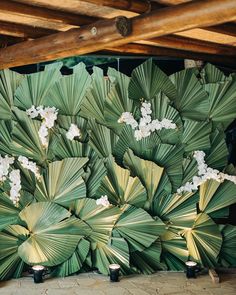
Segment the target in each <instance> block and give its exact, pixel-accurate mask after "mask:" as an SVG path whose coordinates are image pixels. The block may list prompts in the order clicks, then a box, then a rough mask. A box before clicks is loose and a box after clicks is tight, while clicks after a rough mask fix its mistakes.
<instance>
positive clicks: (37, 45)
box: [0, 0, 236, 68]
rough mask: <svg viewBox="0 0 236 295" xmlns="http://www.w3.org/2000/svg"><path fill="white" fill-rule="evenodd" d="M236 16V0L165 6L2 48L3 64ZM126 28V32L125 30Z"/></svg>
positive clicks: (100, 47) (201, 0)
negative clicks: (156, 9) (130, 27)
mask: <svg viewBox="0 0 236 295" xmlns="http://www.w3.org/2000/svg"><path fill="white" fill-rule="evenodd" d="M235 19H236V0H224V1H223V2H222V1H221V0H199V1H194V2H189V3H186V4H180V5H177V6H173V7H168V8H164V9H161V10H158V11H154V12H151V13H148V14H143V15H140V16H137V17H134V18H132V19H130V21H131V23H132V33H131V34H129V35H128V32H129V30H128V29H127V28H128V20H127V19H125V18H124V17H123V18H122V17H121V18H115V19H111V20H103V21H99V22H96V23H94V24H92V25H88V26H85V27H82V28H81V29H71V30H69V31H67V32H61V33H57V34H53V35H50V36H46V37H42V38H39V39H36V40H32V41H26V42H22V43H21V44H16V45H13V46H10V47H9V48H7V49H6V48H5V49H2V50H0V68H6V67H13V66H20V65H24V64H31V63H38V62H42V61H48V60H53V59H57V58H63V57H67V56H73V55H81V54H86V53H90V52H96V51H98V50H103V49H105V48H107V47H116V46H120V45H123V44H127V43H130V42H134V41H137V40H142V39H150V38H153V37H157V36H163V35H168V34H171V33H175V32H179V31H182V30H187V29H192V28H195V27H205V26H209V25H215V24H220V23H224V22H227V21H233V20H235ZM125 30H126V33H124V31H125Z"/></svg>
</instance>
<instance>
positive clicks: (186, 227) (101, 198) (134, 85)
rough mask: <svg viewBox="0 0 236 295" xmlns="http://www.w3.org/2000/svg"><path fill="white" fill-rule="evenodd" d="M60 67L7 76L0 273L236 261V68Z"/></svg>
mask: <svg viewBox="0 0 236 295" xmlns="http://www.w3.org/2000/svg"><path fill="white" fill-rule="evenodd" d="M60 67H61V65H60V64H52V65H49V66H46V67H45V70H44V71H42V72H39V73H34V74H30V75H20V74H17V73H16V72H13V71H10V70H4V71H1V73H0V154H1V158H0V179H1V186H0V190H1V193H0V279H1V280H5V279H9V278H12V277H20V276H21V274H22V272H23V271H24V270H25V269H26V268H27V266H29V265H35V264H41V265H45V266H47V267H48V268H49V269H50V271H51V273H52V275H55V276H67V275H71V274H74V273H78V272H83V271H88V270H91V269H98V271H99V272H101V273H103V274H107V273H108V265H109V264H110V263H118V264H120V265H121V270H122V273H123V274H130V273H140V272H141V273H144V274H150V273H152V272H154V271H157V270H166V269H168V270H182V269H184V268H185V266H184V263H185V261H187V260H188V259H192V260H194V261H197V262H198V263H199V264H201V265H203V266H205V267H214V266H217V265H221V266H224V267H230V266H236V227H235V226H233V225H229V224H224V225H222V224H219V222H220V221H222V220H223V219H224V218H227V216H228V214H229V206H230V205H231V204H233V203H236V177H235V176H234V175H236V173H235V168H234V167H233V166H232V165H228V164H229V163H228V160H227V159H228V150H227V146H226V143H225V136H224V131H225V129H226V128H227V126H229V124H230V123H231V122H232V121H233V120H234V119H235V118H236V75H235V74H232V75H229V76H225V75H224V74H223V73H222V72H221V71H220V70H218V69H217V68H215V67H214V66H213V65H210V64H207V65H206V66H205V67H204V68H203V69H202V70H201V71H200V72H199V71H198V70H197V69H186V70H183V71H181V72H177V73H175V74H173V75H171V76H169V77H168V76H167V75H166V74H165V73H163V72H162V71H161V70H160V69H159V68H158V67H157V66H156V65H155V64H154V63H153V62H152V60H148V61H146V62H145V63H144V64H142V65H141V66H139V67H137V68H136V69H134V71H133V73H132V76H131V77H128V76H126V75H124V74H122V73H120V72H118V71H116V70H115V69H112V68H110V69H109V71H108V76H107V77H104V75H103V72H102V70H100V69H99V68H97V67H95V68H94V70H93V74H92V75H89V74H88V73H87V71H86V69H85V66H84V64H82V63H80V64H78V65H77V66H75V67H74V68H73V74H72V75H68V76H62V75H61V73H60ZM32 106H34V107H32Z"/></svg>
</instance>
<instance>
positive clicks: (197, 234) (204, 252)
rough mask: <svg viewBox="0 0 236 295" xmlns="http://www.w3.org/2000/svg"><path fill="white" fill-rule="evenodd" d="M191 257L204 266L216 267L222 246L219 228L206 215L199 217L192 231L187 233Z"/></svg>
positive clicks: (202, 214)
mask: <svg viewBox="0 0 236 295" xmlns="http://www.w3.org/2000/svg"><path fill="white" fill-rule="evenodd" d="M185 238H186V240H187V245H188V249H189V254H190V257H191V258H192V259H193V260H194V261H197V262H199V263H201V264H202V265H204V266H207V267H214V266H215V265H216V264H217V262H218V256H219V253H220V249H221V244H222V236H221V233H220V231H219V229H218V226H217V225H216V224H215V223H214V222H213V221H212V219H211V218H210V217H209V216H208V215H207V214H205V213H201V214H199V215H198V216H197V218H196V220H195V223H194V225H193V227H192V229H189V230H187V231H185Z"/></svg>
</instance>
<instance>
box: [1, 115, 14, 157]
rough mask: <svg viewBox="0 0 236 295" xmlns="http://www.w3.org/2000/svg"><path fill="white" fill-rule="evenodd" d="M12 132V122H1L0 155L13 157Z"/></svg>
mask: <svg viewBox="0 0 236 295" xmlns="http://www.w3.org/2000/svg"><path fill="white" fill-rule="evenodd" d="M11 131H12V121H10V120H7V121H3V120H0V154H1V155H11V153H12V151H11V140H12V138H11Z"/></svg>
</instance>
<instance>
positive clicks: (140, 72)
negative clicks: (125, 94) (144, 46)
mask: <svg viewBox="0 0 236 295" xmlns="http://www.w3.org/2000/svg"><path fill="white" fill-rule="evenodd" d="M160 91H162V92H164V93H165V94H166V95H167V96H168V97H169V98H170V99H174V98H175V96H176V89H175V87H174V85H173V84H172V83H171V81H170V79H169V77H168V76H167V75H166V74H164V72H162V71H161V70H160V69H159V68H158V67H157V66H155V64H154V62H153V61H152V59H149V60H147V61H146V62H144V63H143V64H141V65H140V66H138V67H137V68H135V69H134V70H133V72H132V74H131V80H130V84H129V97H130V98H131V99H134V100H140V99H145V100H151V99H152V98H153V97H154V96H155V95H157V93H158V92H160Z"/></svg>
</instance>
